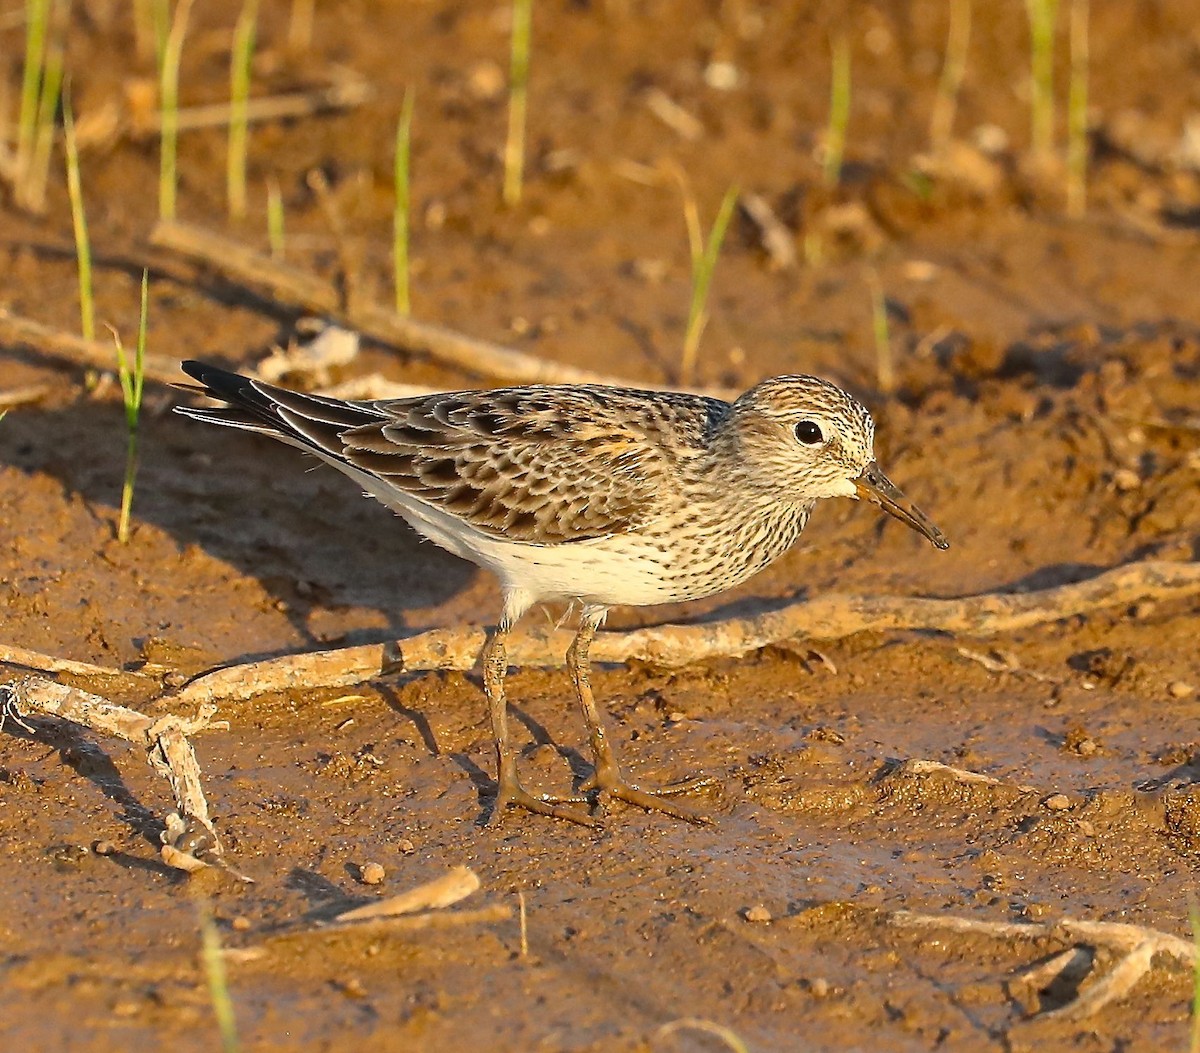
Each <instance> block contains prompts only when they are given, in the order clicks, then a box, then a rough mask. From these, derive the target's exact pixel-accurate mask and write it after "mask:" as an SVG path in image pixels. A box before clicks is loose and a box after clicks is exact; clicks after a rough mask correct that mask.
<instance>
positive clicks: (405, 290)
mask: <svg viewBox="0 0 1200 1053" xmlns="http://www.w3.org/2000/svg"><path fill="white" fill-rule="evenodd" d="M415 99H416V94H415V92H414V91H413V90H412V89H411V88H406V89H405V92H404V105H403V106H402V107H401V109H400V120H399V122H397V125H396V163H395V195H396V196H395V204H394V206H393V212H392V274H393V278H394V281H395V283H396V313H397V314H402V315H407V314H408V313H409V311H410V310H411V304H410V302H409V287H408V236H409V211H410V207H411V189H410V173H409V160H410V146H411V141H412V118H413V105H414V103H415Z"/></svg>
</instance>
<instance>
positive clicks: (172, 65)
mask: <svg viewBox="0 0 1200 1053" xmlns="http://www.w3.org/2000/svg"><path fill="white" fill-rule="evenodd" d="M191 11H192V0H179V6H178V7H176V8H175V15H174V17H173V18H172V19H171V30H170V32H169V33H168V34H167V40H166V43H165V44H164V45H163V49H162V61H161V62H160V63H159V71H158V77H159V88H158V95H159V104H160V106H161V109H162V138H161V140H160V144H159V168H158V215H159V218H160V219H174V218H175V196H176V192H177V190H178V187H179V179H178V172H177V170H176V155H177V149H178V140H179V62H180V59H181V57H182V56H183V38H184V37H185V36H186V35H187V24H188V16H189V15H190V14H191Z"/></svg>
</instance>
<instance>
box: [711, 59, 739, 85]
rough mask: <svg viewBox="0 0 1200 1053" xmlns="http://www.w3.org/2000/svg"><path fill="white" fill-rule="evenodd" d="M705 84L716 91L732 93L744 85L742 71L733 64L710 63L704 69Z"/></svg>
mask: <svg viewBox="0 0 1200 1053" xmlns="http://www.w3.org/2000/svg"><path fill="white" fill-rule="evenodd" d="M704 83H705V84H707V85H708V86H709V87H710V88H713V89H715V90H716V91H732V90H733V89H734V88H736V87H737V86H738V85H739V84H741V83H742V71H741V70H740V69H738V68H737V66H735V65H734V64H733V63H732V62H710V63H709V64H708V65H707V66H705V67H704Z"/></svg>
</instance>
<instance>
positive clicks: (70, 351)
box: [0, 307, 184, 384]
mask: <svg viewBox="0 0 1200 1053" xmlns="http://www.w3.org/2000/svg"><path fill="white" fill-rule="evenodd" d="M0 343H3V344H5V345H7V346H10V347H27V348H30V349H32V350H34V351H36V352H38V353H39V354H43V355H46V356H48V357H50V358H55V359H61V360H62V361H64V362H70V363H71V364H72V365H77V366H83V367H84V368H86V369H103V370H111V369H112V367H113V345H112V344H111V343H104V342H101V341H99V340H85V339H84V338H83V337H81V336H76V335H75V334H74V333H64V332H63V331H62V330H59V329H52V328H50V326H47V325H43V324H42V323H41V322H35V321H33V320H32V319H30V318H24V317H22V316H21V315H16V314H12V313H11V312H9V311H6V310H5V309H4V308H3V307H0ZM143 365H144V370H143V372H144V373H145V376H146V378H147V379H149V380H153V381H154V382H155V383H158V384H175V383H178V382H179V381H180V380H182V379H184V378H183V374H182V373H180V372H179V360H178V359H175V358H167V357H165V356H163V355H149V354H148V355H146V356H145V361H144V363H143Z"/></svg>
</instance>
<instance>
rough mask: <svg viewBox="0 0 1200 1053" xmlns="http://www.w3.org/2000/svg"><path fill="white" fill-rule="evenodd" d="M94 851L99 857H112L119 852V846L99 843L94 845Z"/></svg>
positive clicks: (106, 842)
mask: <svg viewBox="0 0 1200 1053" xmlns="http://www.w3.org/2000/svg"><path fill="white" fill-rule="evenodd" d="M92 851H93V852H95V853H96V855H98V856H111V855H114V854H115V853H116V851H117V846H116V845H114V844H113V843H112V842H111V841H97V842H96V843H95V844H94V845H92Z"/></svg>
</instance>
